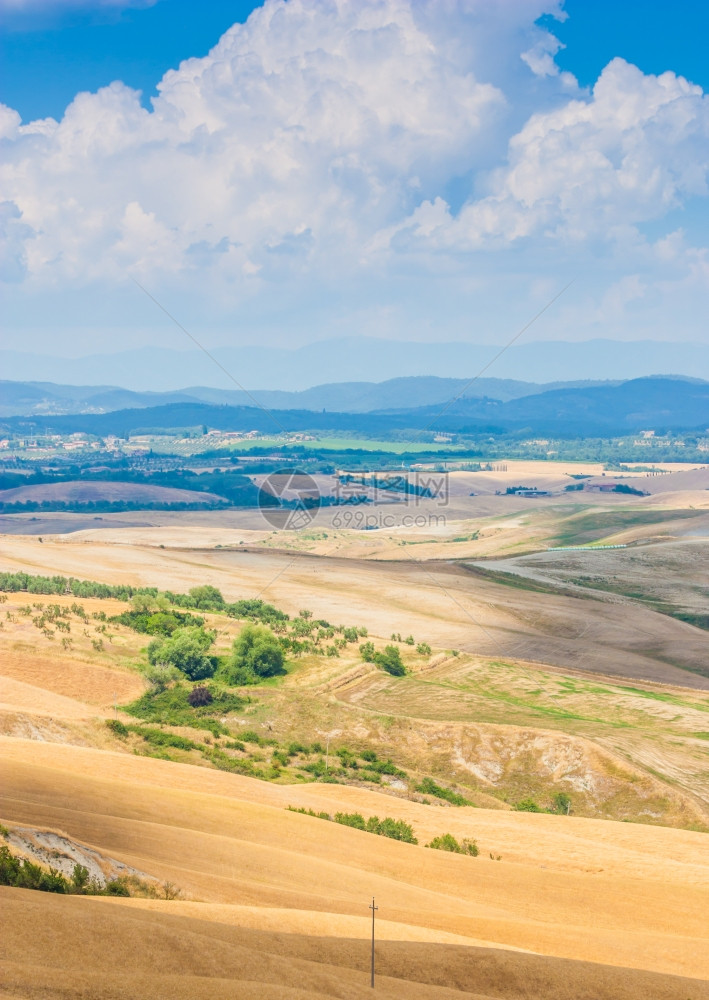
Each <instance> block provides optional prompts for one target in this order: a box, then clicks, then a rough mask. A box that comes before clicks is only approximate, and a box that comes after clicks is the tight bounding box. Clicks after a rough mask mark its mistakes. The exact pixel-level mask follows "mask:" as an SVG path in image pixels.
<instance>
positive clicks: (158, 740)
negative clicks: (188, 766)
mask: <svg viewBox="0 0 709 1000" xmlns="http://www.w3.org/2000/svg"><path fill="white" fill-rule="evenodd" d="M132 728H133V732H136V733H138V735H139V736H142V737H143V739H144V740H145V742H146V743H149V744H150V745H151V746H153V747H175V748H176V749H177V750H197V749H199V748H198V745H197V744H196V743H195V742H194V741H193V740H188V739H187V738H186V737H185V736H178V735H177V734H176V733H166V732H165V730H164V729H153V728H152V727H150V726H134V727H132Z"/></svg>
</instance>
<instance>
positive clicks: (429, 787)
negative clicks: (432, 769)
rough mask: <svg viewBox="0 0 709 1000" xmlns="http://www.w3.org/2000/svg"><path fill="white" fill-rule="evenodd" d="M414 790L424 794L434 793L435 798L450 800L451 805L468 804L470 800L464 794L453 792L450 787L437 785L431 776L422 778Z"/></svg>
mask: <svg viewBox="0 0 709 1000" xmlns="http://www.w3.org/2000/svg"><path fill="white" fill-rule="evenodd" d="M416 791H417V792H422V793H423V794H424V795H435V796H436V798H437V799H444V800H445V801H446V802H450V804H451V805H452V806H469V805H470V801H469V800H468V799H466V798H465V796H464V795H460V794H459V793H458V792H454V791H453V789H451V788H444V787H443V786H442V785H437V784H436V782H435V781H434V780H433V779H432V778H424V779H423V781H422V782H421V784H420V785H417V786H416Z"/></svg>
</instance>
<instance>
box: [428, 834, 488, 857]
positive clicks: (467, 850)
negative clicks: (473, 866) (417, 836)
mask: <svg viewBox="0 0 709 1000" xmlns="http://www.w3.org/2000/svg"><path fill="white" fill-rule="evenodd" d="M426 847H432V848H433V849H434V850H435V851H450V852H451V853H453V854H469V855H470V857H472V858H477V856H478V854H479V853H480V850H479V848H478V845H477V843H476V842H475V841H474V840H468V839H467V838H466V839H465V840H463V841H460V842H459V841H457V840H456V839H455V837H454V836H453V834H452V833H444V834H442V836H440V837H434V838H433V840H432V841H431V843H430V844H426Z"/></svg>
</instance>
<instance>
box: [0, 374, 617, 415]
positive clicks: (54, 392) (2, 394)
mask: <svg viewBox="0 0 709 1000" xmlns="http://www.w3.org/2000/svg"><path fill="white" fill-rule="evenodd" d="M595 384H599V383H594V382H580V383H577V382H559V383H554V382H552V383H550V384H547V385H540V384H537V383H534V382H518V381H516V380H514V379H496V378H481V379H476V380H475V381H474V382H473V383H472V384H470V380H469V379H453V378H437V377H436V376H432V375H429V376H426V375H422V376H409V377H408V378H396V379H389V380H388V381H386V382H378V383H376V382H339V383H338V382H336V383H333V384H331V385H317V386H314V387H313V388H311V389H305V390H303V391H302V392H285V391H280V390H278V389H271V390H268V389H266V390H255V391H254V392H252V393H246V392H241V391H239V390H238V389H234V390H230V389H213V388H209V387H207V386H191V387H189V388H186V389H180V390H178V391H176V392H135V391H133V390H131V389H121V388H119V387H117V386H110V385H101V386H73V385H56V384H54V383H52V382H2V381H0V416H5V417H11V416H28V415H31V414H37V415H47V414H60V413H104V412H109V411H111V410H125V409H133V408H136V409H140V408H145V407H151V406H161V405H166V404H169V403H216V404H220V405H226V406H253V405H254V401H257V402H258V403H260V404H261V405H262V406H265V407H267V408H269V409H272V410H327V411H333V410H336V411H339V412H345V413H367V412H370V411H373V410H400V409H411V408H412V407H418V406H428V405H442V404H443V403H446V402H447V401H448V400H450V399H452V398H454V397H456V396H458V395H459V394H460V393H463V397H464V398H468V397H478V398H480V397H490V398H491V399H496V400H501V401H502V402H505V401H507V400H509V399H516V398H518V397H520V396H531V395H534V394H535V393H540V392H546V391H548V390H549V389H562V388H572V387H576V386H590V385H595ZM603 384H607V383H603ZM609 384H617V383H609Z"/></svg>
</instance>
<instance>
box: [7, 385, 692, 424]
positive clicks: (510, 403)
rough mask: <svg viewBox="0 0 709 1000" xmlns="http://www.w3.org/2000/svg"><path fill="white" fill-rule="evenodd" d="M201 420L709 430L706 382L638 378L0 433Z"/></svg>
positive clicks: (128, 415)
mask: <svg viewBox="0 0 709 1000" xmlns="http://www.w3.org/2000/svg"><path fill="white" fill-rule="evenodd" d="M199 425H206V426H208V427H209V428H214V429H218V430H242V431H247V430H258V431H262V432H266V433H274V432H276V433H278V432H280V431H284V430H285V431H300V430H314V431H316V430H337V431H347V432H349V433H353V434H358V433H359V434H366V435H378V434H386V433H391V432H394V431H401V430H407V431H410V430H426V429H429V428H430V429H432V430H441V431H454V432H471V433H474V432H476V431H483V430H484V431H486V432H488V431H489V432H490V433H495V432H499V433H522V434H525V435H527V434H533V435H536V434H543V435H553V436H558V437H577V436H578V437H581V436H584V437H595V436H604V435H607V436H616V435H622V434H627V433H634V432H636V431H638V430H657V431H662V430H668V429H686V430H695V429H696V430H697V431H701V432H705V431H706V430H707V429H708V428H709V382H704V381H701V380H699V379H681V378H666V377H659V378H643V379H633V380H629V381H627V382H623V383H621V384H620V385H610V386H609V385H602V386H590V387H577V388H563V389H553V390H550V391H546V392H540V393H535V394H534V395H528V396H524V397H520V398H517V399H509V400H507V401H506V402H502V401H500V400H495V399H490V398H472V397H468V398H464V399H460V400H458V401H456V402H455V403H453V404H452V405H450V406H449V407H447V408H445V409H444V406H442V405H441V404H436V405H433V406H430V405H429V406H424V407H414V408H408V409H400V410H395V411H393V412H392V410H391V408H388V409H387V411H378V412H368V413H344V412H326V411H323V410H322V409H320V410H274V411H268V410H266V409H260V408H257V407H253V406H252V407H246V406H215V405H210V404H206V403H192V402H173V403H170V404H168V405H163V406H157V407H146V408H143V409H125V410H115V411H112V412H110V413H97V414H87V413H85V414H67V415H59V416H51V415H50V416H36V415H34V416H29V417H20V416H16V417H6V418H2V419H1V420H0V428H3V429H4V431H5V432H6V433H7V432H13V431H23V430H25V431H34V432H37V433H40V432H43V431H48V432H56V433H72V432H74V431H85V432H89V433H93V434H97V435H106V434H117V435H120V436H127V435H128V434H131V433H139V432H146V431H151V430H157V429H161V430H167V429H181V428H187V427H195V426H199Z"/></svg>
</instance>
